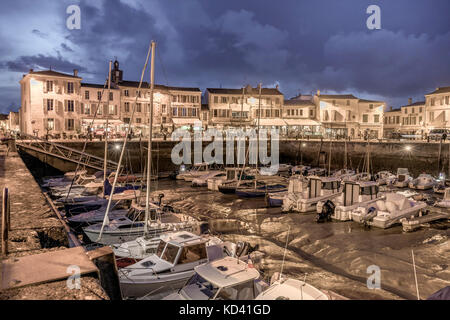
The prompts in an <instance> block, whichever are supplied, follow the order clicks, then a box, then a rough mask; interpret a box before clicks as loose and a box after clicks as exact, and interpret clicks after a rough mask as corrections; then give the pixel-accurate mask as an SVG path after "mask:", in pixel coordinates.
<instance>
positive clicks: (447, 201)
mask: <svg viewBox="0 0 450 320" xmlns="http://www.w3.org/2000/svg"><path fill="white" fill-rule="evenodd" d="M434 206H435V207H439V208H450V188H449V187H447V188H445V191H444V197H443V198H442V200H440V201H436V203H435V204H434Z"/></svg>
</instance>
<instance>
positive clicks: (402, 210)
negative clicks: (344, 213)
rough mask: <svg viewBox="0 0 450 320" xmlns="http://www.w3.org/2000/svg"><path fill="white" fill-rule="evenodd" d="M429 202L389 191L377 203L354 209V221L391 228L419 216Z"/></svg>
mask: <svg viewBox="0 0 450 320" xmlns="http://www.w3.org/2000/svg"><path fill="white" fill-rule="evenodd" d="M426 206H427V204H426V203H425V202H421V201H414V200H413V199H411V198H407V197H405V196H402V195H400V194H398V193H395V192H390V193H387V194H386V195H385V196H384V197H383V199H380V200H377V201H376V202H375V203H366V204H365V205H364V206H359V207H358V208H356V209H355V210H353V211H352V219H353V221H356V222H359V223H363V224H365V225H369V226H374V227H377V228H383V229H386V228H389V227H391V226H393V225H395V224H398V223H401V220H402V219H404V218H409V217H415V216H418V215H419V213H420V211H421V210H423V209H424V208H425V207H426Z"/></svg>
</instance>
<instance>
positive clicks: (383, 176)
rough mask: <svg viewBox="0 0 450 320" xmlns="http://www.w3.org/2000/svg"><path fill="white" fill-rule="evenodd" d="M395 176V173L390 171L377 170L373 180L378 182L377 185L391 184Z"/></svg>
mask: <svg viewBox="0 0 450 320" xmlns="http://www.w3.org/2000/svg"><path fill="white" fill-rule="evenodd" d="M396 178H397V177H396V176H395V174H393V173H392V172H390V171H386V170H383V171H379V172H378V173H377V174H376V175H375V180H376V181H377V182H378V185H380V186H382V185H388V186H390V185H392V184H393V183H394V181H395V179H396Z"/></svg>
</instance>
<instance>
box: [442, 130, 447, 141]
mask: <svg viewBox="0 0 450 320" xmlns="http://www.w3.org/2000/svg"><path fill="white" fill-rule="evenodd" d="M445 139H447V133H445V132H444V133H443V134H442V142H444V143H445Z"/></svg>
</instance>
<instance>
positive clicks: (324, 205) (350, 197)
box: [317, 181, 382, 222]
mask: <svg viewBox="0 0 450 320" xmlns="http://www.w3.org/2000/svg"><path fill="white" fill-rule="evenodd" d="M381 198H382V196H381V193H380V192H379V188H378V183H377V182H375V181H345V182H344V187H343V192H342V193H341V194H340V195H339V196H337V197H336V198H334V199H328V200H325V201H319V202H318V203H317V214H318V215H317V222H324V221H329V220H331V219H334V220H338V221H348V220H351V219H352V211H353V210H354V209H356V208H358V207H360V206H366V205H368V204H371V203H374V202H375V201H377V200H380V199H381Z"/></svg>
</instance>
